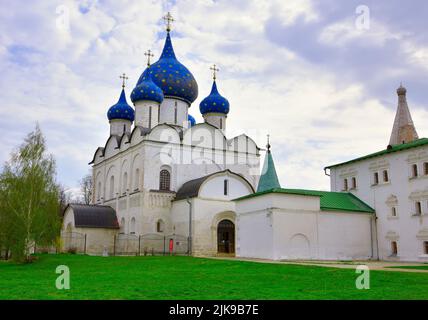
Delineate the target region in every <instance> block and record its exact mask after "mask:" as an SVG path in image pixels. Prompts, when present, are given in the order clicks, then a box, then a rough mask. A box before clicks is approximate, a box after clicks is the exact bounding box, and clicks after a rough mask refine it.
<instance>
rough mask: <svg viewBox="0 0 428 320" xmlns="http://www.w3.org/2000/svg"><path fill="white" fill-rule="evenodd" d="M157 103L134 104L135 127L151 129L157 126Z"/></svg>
mask: <svg viewBox="0 0 428 320" xmlns="http://www.w3.org/2000/svg"><path fill="white" fill-rule="evenodd" d="M159 117H160V111H159V103H157V102H155V101H137V102H136V103H135V125H137V126H142V127H144V128H153V127H155V126H157V125H158V124H159Z"/></svg>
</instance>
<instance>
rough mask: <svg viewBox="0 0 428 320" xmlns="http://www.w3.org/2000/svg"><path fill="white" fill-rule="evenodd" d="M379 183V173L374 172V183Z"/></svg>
mask: <svg viewBox="0 0 428 320" xmlns="http://www.w3.org/2000/svg"><path fill="white" fill-rule="evenodd" d="M377 184H379V173H378V172H375V173H373V185H377Z"/></svg>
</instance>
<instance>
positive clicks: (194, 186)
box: [174, 169, 254, 200]
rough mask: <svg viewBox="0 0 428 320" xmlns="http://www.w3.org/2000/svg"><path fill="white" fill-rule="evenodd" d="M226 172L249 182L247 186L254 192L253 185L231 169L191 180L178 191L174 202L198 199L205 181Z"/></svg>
mask: <svg viewBox="0 0 428 320" xmlns="http://www.w3.org/2000/svg"><path fill="white" fill-rule="evenodd" d="M224 172H229V173H231V174H234V175H236V176H238V177H240V178H242V179H244V180H245V182H247V184H248V185H249V186H250V188H251V190H252V191H253V192H254V189H253V186H252V185H251V183H249V182H248V181H247V179H245V178H244V177H243V176H241V175H240V174H238V173H235V172H233V171H230V170H229V169H226V170H223V171H217V172H214V173H211V174H209V175H207V176H204V177H201V178H198V179H194V180H190V181H187V182H185V183H184V184H183V185H182V186H181V188H180V189H178V191H177V195H176V197H175V199H174V200H183V199H187V198H194V197H197V196H198V194H199V189H200V188H201V185H202V184H203V183H204V182H205V180H207V179H208V178H210V177H212V176H213V175H216V174H219V173H224Z"/></svg>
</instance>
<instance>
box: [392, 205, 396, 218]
mask: <svg viewBox="0 0 428 320" xmlns="http://www.w3.org/2000/svg"><path fill="white" fill-rule="evenodd" d="M391 216H393V217H396V216H397V209H396V208H395V207H392V208H391Z"/></svg>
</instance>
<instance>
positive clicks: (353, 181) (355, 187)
mask: <svg viewBox="0 0 428 320" xmlns="http://www.w3.org/2000/svg"><path fill="white" fill-rule="evenodd" d="M352 189H357V178H356V177H352Z"/></svg>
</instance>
